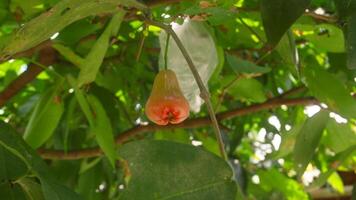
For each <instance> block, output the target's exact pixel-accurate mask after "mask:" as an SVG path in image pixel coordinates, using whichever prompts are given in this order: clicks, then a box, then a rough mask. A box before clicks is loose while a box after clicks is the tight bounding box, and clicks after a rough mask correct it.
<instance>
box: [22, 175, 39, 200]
mask: <svg viewBox="0 0 356 200" xmlns="http://www.w3.org/2000/svg"><path fill="white" fill-rule="evenodd" d="M17 183H18V184H19V185H20V186H21V188H22V190H23V191H24V192H25V194H26V196H27V199H28V200H44V196H43V192H42V189H41V185H40V184H39V183H37V182H35V181H34V180H32V179H30V178H21V179H19V180H18V181H17Z"/></svg>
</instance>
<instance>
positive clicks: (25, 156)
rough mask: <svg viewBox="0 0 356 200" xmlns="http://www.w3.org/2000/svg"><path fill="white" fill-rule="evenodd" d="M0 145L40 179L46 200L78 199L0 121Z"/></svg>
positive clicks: (13, 132)
mask: <svg viewBox="0 0 356 200" xmlns="http://www.w3.org/2000/svg"><path fill="white" fill-rule="evenodd" d="M0 146H2V147H4V148H5V149H6V150H7V151H9V152H10V153H12V154H13V155H15V156H16V157H18V158H19V159H21V160H22V161H23V162H24V163H25V164H26V165H27V167H28V168H29V169H31V170H32V171H33V173H34V174H35V175H36V176H37V177H38V178H39V179H40V181H41V186H42V190H43V194H44V197H45V199H46V200H80V199H81V197H80V196H78V195H77V194H76V193H74V192H73V191H71V190H69V189H68V188H66V187H64V186H62V185H60V184H59V183H58V182H57V181H56V179H55V178H54V176H53V175H52V174H51V172H50V171H49V169H48V167H47V165H46V164H45V163H44V162H43V160H42V159H41V158H40V157H39V156H38V155H37V154H36V152H35V151H34V150H33V149H31V147H30V146H28V145H27V143H26V142H25V141H24V140H23V139H22V138H21V136H20V135H19V134H18V133H16V132H15V131H14V130H13V129H12V128H11V127H10V126H9V125H8V124H5V123H4V122H0Z"/></svg>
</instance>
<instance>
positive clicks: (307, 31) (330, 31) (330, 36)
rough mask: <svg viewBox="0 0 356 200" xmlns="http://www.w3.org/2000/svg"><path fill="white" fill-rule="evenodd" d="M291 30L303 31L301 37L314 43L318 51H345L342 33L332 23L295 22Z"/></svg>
mask: <svg viewBox="0 0 356 200" xmlns="http://www.w3.org/2000/svg"><path fill="white" fill-rule="evenodd" d="M293 30H296V31H297V32H300V33H303V35H302V37H303V38H305V39H306V40H308V41H309V42H311V43H312V44H313V45H315V48H316V49H318V50H319V51H328V52H334V53H340V52H345V39H344V34H343V32H342V30H341V29H340V28H338V27H337V26H335V25H332V24H295V25H293Z"/></svg>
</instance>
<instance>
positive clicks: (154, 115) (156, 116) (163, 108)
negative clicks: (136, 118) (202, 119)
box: [145, 69, 189, 125]
mask: <svg viewBox="0 0 356 200" xmlns="http://www.w3.org/2000/svg"><path fill="white" fill-rule="evenodd" d="M145 112H146V115H147V117H148V118H149V119H150V120H151V121H152V122H154V123H156V124H158V125H167V124H168V123H171V124H178V123H180V122H182V121H184V120H185V119H187V118H188V117H189V103H188V101H187V100H186V99H185V97H184V95H183V93H182V91H181V89H180V87H179V83H178V80H177V77H176V74H175V73H174V72H173V71H172V70H169V69H167V70H162V71H160V72H159V73H158V74H157V76H156V78H155V80H154V83H153V88H152V91H151V95H150V97H149V98H148V101H147V103H146V106H145Z"/></svg>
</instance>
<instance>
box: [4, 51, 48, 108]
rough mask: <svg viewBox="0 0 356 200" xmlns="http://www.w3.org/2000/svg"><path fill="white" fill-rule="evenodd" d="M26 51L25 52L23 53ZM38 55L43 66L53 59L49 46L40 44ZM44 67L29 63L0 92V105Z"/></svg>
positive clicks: (28, 52)
mask: <svg viewBox="0 0 356 200" xmlns="http://www.w3.org/2000/svg"><path fill="white" fill-rule="evenodd" d="M25 52H26V53H25ZM25 52H23V53H21V55H24V54H26V55H28V54H32V53H34V52H35V50H34V49H30V50H28V51H25ZM39 53H40V55H39V63H40V64H41V65H44V66H48V65H50V64H52V63H54V61H55V52H54V49H52V48H51V47H49V46H46V45H45V46H42V48H41V50H40V52H39ZM43 70H44V69H43V68H42V67H40V66H38V65H35V64H30V65H29V66H28V68H27V70H26V71H25V72H23V73H22V74H21V75H20V76H19V77H17V78H16V79H15V80H14V81H12V82H11V83H10V84H9V85H8V86H7V87H6V88H5V89H4V90H3V91H2V92H1V93H0V107H3V106H4V105H5V103H6V102H7V101H9V100H10V99H11V98H12V97H13V96H15V95H16V94H17V93H19V92H20V91H21V89H22V88H24V87H25V86H26V85H27V84H28V83H29V82H31V81H32V80H33V79H35V78H36V77H37V75H38V74H40V73H41V72H42V71H43Z"/></svg>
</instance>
